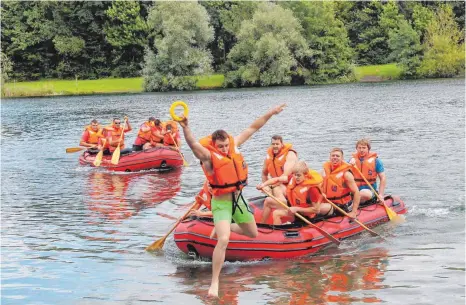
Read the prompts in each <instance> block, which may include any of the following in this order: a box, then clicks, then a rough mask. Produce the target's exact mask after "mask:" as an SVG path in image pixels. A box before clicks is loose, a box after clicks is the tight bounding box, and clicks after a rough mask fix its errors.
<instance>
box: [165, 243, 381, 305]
mask: <svg viewBox="0 0 466 305" xmlns="http://www.w3.org/2000/svg"><path fill="white" fill-rule="evenodd" d="M387 265H388V250H387V249H385V248H373V249H370V250H366V251H360V252H357V253H356V254H338V255H324V256H315V257H311V258H308V259H302V260H299V261H296V260H295V261H271V262H258V263H254V264H252V265H251V264H235V263H233V264H228V265H226V266H225V268H224V270H223V271H222V276H221V287H220V298H219V300H211V299H209V298H207V297H203V296H205V295H206V294H207V289H208V287H209V284H210V274H211V273H210V272H211V270H210V265H209V266H196V267H193V266H182V267H178V268H177V271H176V273H174V274H173V275H172V276H174V277H178V278H180V279H181V282H182V283H183V284H184V285H186V286H187V287H192V289H190V290H189V291H186V292H187V293H190V294H193V295H196V296H201V297H200V298H201V299H202V300H203V302H204V303H205V304H239V303H240V302H241V303H243V301H245V300H243V299H242V298H241V294H242V293H243V292H247V291H249V292H251V291H256V292H258V294H255V293H253V292H251V293H249V294H248V295H249V298H250V297H252V296H254V295H261V299H260V300H256V301H257V302H260V303H264V302H265V303H267V304H276V305H282V304H289V305H301V304H332V303H337V304H351V303H353V302H362V303H382V302H384V301H383V300H381V299H380V298H378V297H376V294H375V291H374V292H372V291H373V290H378V289H383V288H386V285H384V284H383V282H384V279H385V277H384V273H385V272H386V270H387ZM264 296H266V299H264ZM268 297H270V299H269V300H267V298H268ZM248 300H249V301H251V300H250V299H248Z"/></svg>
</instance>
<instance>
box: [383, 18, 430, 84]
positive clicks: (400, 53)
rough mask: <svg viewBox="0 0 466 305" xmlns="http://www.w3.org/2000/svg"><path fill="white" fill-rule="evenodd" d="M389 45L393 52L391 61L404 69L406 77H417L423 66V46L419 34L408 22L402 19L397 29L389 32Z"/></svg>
mask: <svg viewBox="0 0 466 305" xmlns="http://www.w3.org/2000/svg"><path fill="white" fill-rule="evenodd" d="M388 45H389V47H390V49H391V51H392V52H391V53H390V58H389V60H390V61H394V62H396V63H397V64H398V65H399V66H400V67H401V68H402V71H403V72H402V73H403V76H404V77H406V78H412V77H415V76H416V70H417V68H418V67H419V65H420V64H421V59H420V57H421V56H422V46H421V41H420V37H419V34H418V33H417V32H416V31H415V30H414V29H413V28H412V26H411V24H409V22H408V21H407V20H405V19H402V20H401V21H400V22H399V23H398V25H397V28H395V29H391V30H390V31H389V40H388Z"/></svg>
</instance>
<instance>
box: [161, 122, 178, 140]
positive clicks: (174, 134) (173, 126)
mask: <svg viewBox="0 0 466 305" xmlns="http://www.w3.org/2000/svg"><path fill="white" fill-rule="evenodd" d="M168 126H171V131H172V133H171V135H170V133H166V134H165V135H164V136H163V144H164V145H175V142H174V140H175V141H176V138H177V137H179V135H178V124H176V122H175V121H166V122H164V127H165V131H166V130H167V127H168Z"/></svg>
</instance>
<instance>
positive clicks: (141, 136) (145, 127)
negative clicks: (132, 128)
mask: <svg viewBox="0 0 466 305" xmlns="http://www.w3.org/2000/svg"><path fill="white" fill-rule="evenodd" d="M154 127H155V118H154V117H150V118H149V120H147V121H146V122H144V123H142V124H141V126H140V127H139V131H138V135H137V137H136V140H134V144H133V151H141V150H143V149H147V148H150V146H151V144H150V143H151V138H152V129H153V128H154Z"/></svg>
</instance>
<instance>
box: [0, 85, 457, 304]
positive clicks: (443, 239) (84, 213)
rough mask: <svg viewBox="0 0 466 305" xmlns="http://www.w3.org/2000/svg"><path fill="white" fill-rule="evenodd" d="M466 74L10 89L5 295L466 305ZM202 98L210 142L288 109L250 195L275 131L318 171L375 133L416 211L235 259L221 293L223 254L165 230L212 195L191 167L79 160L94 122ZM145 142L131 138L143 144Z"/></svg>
mask: <svg viewBox="0 0 466 305" xmlns="http://www.w3.org/2000/svg"><path fill="white" fill-rule="evenodd" d="M464 86H465V82H464V79H449V80H424V81H409V82H408V81H405V82H388V83H375V84H368V83H365V84H363V83H361V84H345V85H328V86H313V87H277V88H261V89H240V90H224V91H203V92H188V93H163V94H141V95H117V96H86V97H55V98H37V99H11V100H3V101H2V102H1V304H5V305H6V304H147V303H163V304H187V303H189V304H192V305H194V304H366V303H386V304H436V305H438V304H464V302H465V250H464V247H465V196H464V195H465V192H464V191H465V189H464V187H465V175H464V174H465V171H464V170H465V164H464V162H465V142H464V139H465V129H464V128H465V119H464V116H465V109H464V106H465V87H464ZM178 99H181V100H184V101H186V102H187V103H188V104H189V106H190V114H189V117H190V122H191V126H192V130H193V132H194V134H195V135H196V136H197V137H198V138H199V137H201V136H204V135H207V134H209V133H211V132H212V131H213V130H214V129H217V128H223V129H226V130H227V131H229V132H231V133H233V134H237V133H238V132H240V131H241V130H242V129H243V128H244V127H246V126H247V125H248V124H249V123H250V122H252V120H253V119H254V118H256V117H258V116H259V115H261V114H263V113H264V112H265V111H267V110H268V109H270V108H271V107H272V106H273V105H277V104H280V103H283V102H286V103H288V107H287V108H286V109H285V111H283V112H282V113H281V114H279V115H278V116H275V117H273V118H272V119H271V120H270V121H269V123H268V124H267V125H266V126H265V127H264V128H263V129H261V130H260V131H259V132H258V133H257V134H255V135H254V136H253V137H252V138H251V140H250V141H249V142H247V143H246V144H245V145H244V146H243V149H242V151H243V152H244V153H245V155H246V160H247V161H248V163H249V166H250V179H249V180H250V181H249V182H250V186H249V187H247V188H246V190H245V195H246V196H247V197H252V196H256V195H259V193H258V192H257V191H256V190H255V188H254V186H255V185H257V184H258V183H259V182H260V176H261V174H260V173H261V166H262V162H263V158H264V157H265V151H266V149H267V147H268V143H269V142H270V137H271V136H272V135H273V134H281V135H283V137H284V138H285V140H286V141H288V142H292V143H293V145H294V146H295V148H296V149H297V151H298V153H299V156H300V157H301V158H303V159H305V160H306V161H307V162H308V164H309V165H310V166H311V167H312V168H315V169H320V168H321V166H322V163H323V162H324V161H326V160H327V158H328V152H329V151H330V149H331V148H332V147H335V146H339V147H341V148H343V150H344V151H345V153H346V156H347V157H348V156H349V153H351V152H352V151H353V150H354V144H355V142H356V140H357V139H359V138H361V137H370V138H371V139H372V150H373V151H376V152H378V153H379V155H380V157H381V159H382V160H383V162H384V165H385V170H386V175H387V183H388V185H387V191H386V193H387V194H390V193H391V194H396V195H400V196H401V198H402V199H404V201H405V202H406V204H407V206H408V209H409V211H408V214H407V216H406V219H407V221H406V223H404V224H402V225H399V226H397V227H391V226H389V225H384V226H382V227H380V228H377V229H376V231H377V232H379V233H380V234H381V235H383V236H384V237H385V238H386V240H381V239H378V238H374V237H371V236H370V235H368V234H363V235H361V236H359V237H357V238H352V239H350V240H345V241H343V242H342V244H341V245H340V246H339V247H338V248H336V247H330V248H328V249H326V250H324V251H322V252H320V253H318V254H317V255H314V256H310V257H306V258H300V259H294V260H287V261H267V262H249V263H244V262H243V263H242V262H232V263H227V264H226V265H225V267H224V269H223V271H222V275H221V285H220V299H219V300H209V299H207V298H206V297H205V295H206V293H207V289H208V287H209V284H210V275H211V264H210V262H207V261H193V260H191V259H189V258H188V257H187V256H186V255H184V254H183V253H182V252H181V251H179V250H178V248H177V247H176V245H175V243H174V241H173V239H172V237H169V238H168V239H167V242H166V243H165V247H164V251H163V252H161V253H158V254H151V253H148V252H145V251H144V248H145V247H146V246H147V245H148V244H150V243H152V242H153V241H154V240H156V239H158V238H160V237H161V236H163V235H164V234H165V233H166V232H167V231H168V230H169V228H170V227H171V225H172V224H173V223H174V222H175V220H174V218H177V217H179V216H181V215H182V214H183V213H184V211H185V210H186V208H187V207H186V206H187V205H188V204H189V203H190V202H191V201H192V199H193V197H194V195H195V194H196V193H197V192H198V191H199V189H200V187H201V185H202V181H203V174H202V170H201V168H200V166H199V164H198V163H197V162H195V161H194V157H193V156H192V154H191V153H190V151H189V148H188V147H187V145H184V146H183V147H182V150H183V151H184V152H185V154H186V155H187V159H188V161H189V162H190V163H191V164H190V166H189V167H185V168H182V169H180V170H177V171H173V172H168V173H157V172H145V173H120V174H112V173H107V172H105V171H104V170H95V169H91V168H84V167H80V166H79V164H78V154H79V153H75V154H66V153H65V148H66V147H73V146H77V145H78V143H79V137H80V135H81V132H82V128H83V126H84V125H86V124H88V123H89V121H90V120H91V119H92V118H98V119H99V120H101V121H102V122H104V123H107V122H109V121H110V120H111V119H112V118H113V117H115V116H119V117H123V116H124V115H128V117H129V119H130V122H131V123H132V124H133V128H134V129H135V130H134V131H133V132H132V133H131V134H130V136H129V137H128V138H127V143H130V142H132V141H133V140H134V139H135V135H136V133H137V127H138V125H139V124H141V123H142V122H143V121H144V120H146V119H147V118H148V117H149V116H156V117H159V118H161V119H168V109H169V107H170V104H171V103H172V102H173V101H174V100H178ZM130 144H131V143H130Z"/></svg>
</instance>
